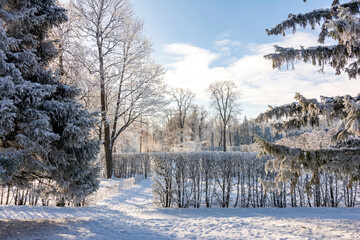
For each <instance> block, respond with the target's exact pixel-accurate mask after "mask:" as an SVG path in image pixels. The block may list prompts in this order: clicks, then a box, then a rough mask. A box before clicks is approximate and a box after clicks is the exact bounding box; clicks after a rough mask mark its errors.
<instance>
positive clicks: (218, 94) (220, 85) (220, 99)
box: [209, 81, 241, 152]
mask: <svg viewBox="0 0 360 240" xmlns="http://www.w3.org/2000/svg"><path fill="white" fill-rule="evenodd" d="M236 88H237V87H236V85H235V83H234V82H231V81H218V82H214V83H212V84H210V86H209V92H210V98H211V101H212V105H213V106H214V108H215V109H216V112H217V113H218V115H219V118H220V122H221V126H222V136H223V138H222V140H223V144H222V145H223V150H224V152H226V135H227V134H226V132H227V128H228V126H229V123H230V120H231V118H234V117H236V116H237V115H238V114H240V111H241V110H240V104H239V98H240V94H239V92H238V91H237V90H236Z"/></svg>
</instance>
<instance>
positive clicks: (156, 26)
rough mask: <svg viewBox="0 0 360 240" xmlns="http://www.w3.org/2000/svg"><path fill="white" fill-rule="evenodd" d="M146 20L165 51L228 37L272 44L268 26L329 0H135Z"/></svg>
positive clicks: (207, 44) (149, 32) (209, 45)
mask: <svg viewBox="0 0 360 240" xmlns="http://www.w3.org/2000/svg"><path fill="white" fill-rule="evenodd" d="M131 2H132V3H133V6H134V8H135V12H136V15H137V16H138V17H139V18H141V19H144V21H145V29H146V32H147V35H148V37H149V38H150V39H151V40H152V41H153V43H154V45H155V48H156V49H157V50H159V52H160V51H161V48H162V46H163V45H165V44H170V43H174V42H182V43H189V44H192V45H196V46H199V47H202V48H205V49H211V48H213V42H215V41H217V40H221V39H222V38H224V37H229V36H231V38H233V39H236V40H237V41H240V42H251V43H269V42H271V41H274V39H277V38H276V37H268V36H267V35H266V33H265V29H266V28H270V27H272V26H275V25H276V24H277V23H280V22H281V21H282V20H284V19H286V17H287V16H288V14H289V13H299V12H307V11H311V10H313V9H315V8H320V7H324V6H328V5H329V4H331V1H329V0H316V1H314V0H310V1H309V2H308V3H306V4H305V3H303V1H302V0H271V1H270V0H131Z"/></svg>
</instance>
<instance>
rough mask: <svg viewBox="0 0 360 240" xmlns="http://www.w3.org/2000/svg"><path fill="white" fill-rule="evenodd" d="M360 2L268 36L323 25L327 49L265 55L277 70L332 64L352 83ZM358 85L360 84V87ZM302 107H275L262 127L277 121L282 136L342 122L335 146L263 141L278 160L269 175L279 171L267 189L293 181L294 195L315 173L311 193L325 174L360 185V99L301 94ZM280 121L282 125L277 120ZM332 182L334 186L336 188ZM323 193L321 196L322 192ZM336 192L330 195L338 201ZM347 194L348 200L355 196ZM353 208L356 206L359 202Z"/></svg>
mask: <svg viewBox="0 0 360 240" xmlns="http://www.w3.org/2000/svg"><path fill="white" fill-rule="evenodd" d="M359 6H360V1H355V0H353V1H349V2H347V3H342V4H340V3H339V1H338V0H334V1H333V4H332V6H331V7H330V8H325V9H318V10H314V11H312V12H309V13H305V14H297V15H294V14H290V15H289V17H288V19H287V20H285V21H283V22H282V23H280V24H278V25H277V26H275V27H274V28H272V29H270V30H266V31H267V34H268V35H279V34H283V35H285V31H286V30H288V29H292V31H293V33H294V32H295V31H296V28H297V26H300V27H303V28H305V27H307V26H310V27H311V29H313V30H314V29H315V26H316V25H319V26H321V31H320V34H319V38H318V42H319V43H320V44H322V45H321V46H315V47H309V48H304V47H300V48H299V49H294V48H286V47H279V46H275V53H273V54H268V55H266V56H265V58H266V59H270V60H272V61H273V67H274V68H281V67H282V66H283V65H284V64H286V65H289V64H291V65H292V66H294V63H296V61H303V62H311V63H312V64H313V65H319V66H320V67H321V69H320V72H323V70H324V67H325V66H326V65H328V66H331V67H332V68H334V69H335V70H336V74H340V73H341V72H342V71H344V72H346V73H347V74H348V76H349V78H357V77H358V76H360V62H359V61H360V60H359V59H360V35H359V33H360V31H359V30H360V20H359V14H360V9H359ZM327 39H331V40H333V41H336V42H337V44H334V45H329V46H326V45H324V44H325V40H327ZM356 84H357V83H355V85H356ZM295 99H296V100H297V102H294V103H291V104H287V105H283V106H280V107H276V108H272V107H271V109H270V110H269V111H267V112H266V113H263V114H260V115H259V117H258V118H257V119H256V121H257V122H269V121H272V122H271V123H272V126H273V127H274V128H275V129H277V130H278V131H289V130H292V129H300V128H302V127H304V126H311V127H314V126H319V124H320V119H321V118H323V119H326V120H327V121H328V122H329V123H330V122H340V123H341V126H340V128H339V129H338V131H337V133H336V134H334V136H333V137H334V141H335V143H334V144H335V145H334V146H332V147H330V148H327V149H314V150H305V149H302V148H289V147H286V146H282V145H276V144H272V143H269V142H267V141H265V140H263V139H260V138H257V140H256V141H257V142H258V143H259V144H260V145H261V146H262V149H263V154H268V155H271V156H275V157H276V159H273V160H271V161H269V162H268V163H267V165H266V169H267V170H275V171H278V175H277V177H276V179H275V181H272V182H270V181H263V184H264V186H266V187H267V188H271V187H272V188H273V187H279V186H277V185H279V184H280V185H281V183H283V182H286V181H290V182H291V184H292V191H294V189H295V185H296V184H297V182H298V180H299V178H300V177H301V176H302V175H303V174H304V173H310V174H311V179H310V181H309V183H308V184H307V189H310V187H311V186H315V188H319V186H320V181H321V174H324V173H326V174H332V175H335V176H343V177H344V176H346V177H347V178H348V181H347V182H348V189H352V186H354V185H355V186H358V184H359V181H360V94H359V95H357V96H348V95H347V96H338V97H321V101H320V102H318V101H317V100H316V99H306V98H305V97H303V96H302V95H300V94H299V93H297V94H296V96H295ZM274 120H278V121H274ZM332 181H333V180H332V179H331V182H330V183H332ZM317 192H319V191H317ZM333 194H334V193H333V192H331V193H330V196H333ZM354 195H356V193H355V194H354ZM347 196H349V194H348V193H346V191H345V190H344V198H347V200H346V201H348V199H349V197H347ZM352 199H353V204H355V203H354V202H355V197H353V198H352Z"/></svg>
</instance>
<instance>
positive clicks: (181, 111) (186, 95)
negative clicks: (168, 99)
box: [171, 88, 195, 147]
mask: <svg viewBox="0 0 360 240" xmlns="http://www.w3.org/2000/svg"><path fill="white" fill-rule="evenodd" d="M171 96H172V98H173V100H174V102H175V104H176V109H175V114H176V115H177V117H178V124H179V128H180V147H183V142H184V127H185V121H186V117H187V114H188V111H189V109H190V107H191V103H192V101H193V100H194V97H195V95H194V94H193V93H192V92H191V91H190V90H189V89H183V88H175V89H172V90H171Z"/></svg>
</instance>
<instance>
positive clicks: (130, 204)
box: [0, 180, 360, 239]
mask: <svg viewBox="0 0 360 240" xmlns="http://www.w3.org/2000/svg"><path fill="white" fill-rule="evenodd" d="M1 218H3V219H1ZM19 219H21V220H19ZM359 237H360V208H355V209H354V208H352V209H351V208H338V209H331V208H287V209H217V208H213V209H206V208H200V209H161V208H157V207H155V206H153V205H152V193H151V181H150V180H145V181H142V182H141V183H139V184H138V185H135V186H134V187H133V188H131V189H128V190H124V191H122V192H120V193H119V194H118V195H116V196H114V197H112V198H110V199H107V200H104V201H102V202H100V203H99V204H98V205H96V206H93V207H81V208H55V207H30V206H0V239H254V238H261V239H359Z"/></svg>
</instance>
